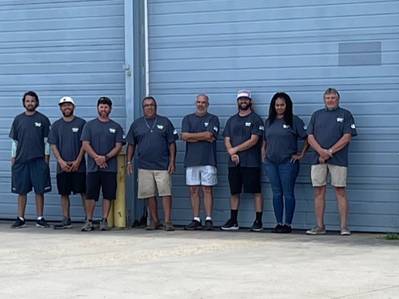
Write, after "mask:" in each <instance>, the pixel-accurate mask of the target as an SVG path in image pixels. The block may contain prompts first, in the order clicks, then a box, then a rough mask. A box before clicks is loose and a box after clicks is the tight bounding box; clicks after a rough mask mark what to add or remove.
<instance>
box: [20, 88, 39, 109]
mask: <svg viewBox="0 0 399 299" xmlns="http://www.w3.org/2000/svg"><path fill="white" fill-rule="evenodd" d="M26 96H31V97H34V98H35V99H36V102H37V106H39V96H38V95H37V93H36V92H34V91H32V90H29V91H27V92H25V93H24V95H23V97H22V104H23V105H24V104H25V98H26ZM37 106H36V107H37Z"/></svg>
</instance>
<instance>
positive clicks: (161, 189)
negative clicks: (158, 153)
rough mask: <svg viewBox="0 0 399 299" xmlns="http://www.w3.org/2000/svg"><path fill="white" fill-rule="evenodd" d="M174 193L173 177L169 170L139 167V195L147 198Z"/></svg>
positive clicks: (141, 197)
mask: <svg viewBox="0 0 399 299" xmlns="http://www.w3.org/2000/svg"><path fill="white" fill-rule="evenodd" d="M157 193H158V196H170V195H172V179H171V175H170V174H169V173H168V171H167V170H147V169H139V173H138V191H137V197H138V198H140V199H145V198H149V197H153V196H156V195H157Z"/></svg>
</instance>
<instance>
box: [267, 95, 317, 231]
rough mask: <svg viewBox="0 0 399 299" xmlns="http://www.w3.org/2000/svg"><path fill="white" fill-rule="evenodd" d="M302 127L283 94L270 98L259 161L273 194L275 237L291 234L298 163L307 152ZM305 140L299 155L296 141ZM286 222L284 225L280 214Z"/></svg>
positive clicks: (288, 99) (289, 102) (303, 126)
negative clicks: (261, 159)
mask: <svg viewBox="0 0 399 299" xmlns="http://www.w3.org/2000/svg"><path fill="white" fill-rule="evenodd" d="M306 137H307V134H306V130H305V124H304V122H303V120H302V119H300V118H299V117H298V116H296V115H294V114H293V105H292V101H291V98H290V97H289V95H288V94H286V93H285V92H278V93H276V94H274V95H273V97H272V100H271V102H270V107H269V116H268V118H267V119H266V121H265V134H264V142H263V148H262V158H263V160H264V162H265V164H264V165H265V169H266V174H267V176H268V178H269V181H270V184H271V187H272V192H273V208H274V215H275V217H276V221H277V225H276V226H275V227H274V229H273V232H274V233H290V232H291V231H292V227H291V223H292V218H293V216H294V210H295V194H294V189H295V182H296V178H297V175H298V172H299V161H300V160H301V159H302V158H303V156H304V154H305V152H306V151H307V149H308V148H309V145H308V143H307V141H306ZM300 139H302V140H305V141H304V145H303V148H302V150H301V151H300V152H298V140H300ZM284 212H285V220H284V222H283V214H284Z"/></svg>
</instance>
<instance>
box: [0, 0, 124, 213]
mask: <svg viewBox="0 0 399 299" xmlns="http://www.w3.org/2000/svg"><path fill="white" fill-rule="evenodd" d="M123 63H124V1H123V0H112V1H111V0H90V1H75V0H67V1H65V0H64V1H60V0H51V1H50V0H47V1H45V0H28V1H25V0H14V1H9V0H3V1H1V5H0V106H1V109H0V197H1V200H0V218H14V217H15V215H16V196H15V195H13V194H11V193H10V162H9V160H10V139H9V138H8V133H9V129H10V126H11V123H12V120H13V118H14V116H15V115H17V114H19V113H21V112H22V111H23V108H22V106H21V96H22V95H23V93H24V92H25V91H26V90H31V89H32V90H35V91H37V92H38V94H39V97H40V111H41V112H43V113H45V114H46V115H47V116H49V118H50V119H51V120H52V121H54V120H55V119H57V118H59V117H60V114H59V110H58V105H57V101H58V99H59V98H60V97H61V96H63V95H70V96H73V97H74V98H75V99H76V101H77V104H78V108H77V114H78V115H80V116H82V117H84V118H85V119H91V118H94V117H96V108H95V107H96V102H97V99H98V97H99V96H101V95H107V96H110V97H111V98H112V99H113V101H114V106H113V112H112V117H113V118H114V119H115V120H116V121H118V122H120V124H121V125H122V126H123V127H124V126H125V115H126V113H125V85H124V80H125V79H124V72H123V69H122V65H123ZM51 167H52V170H53V172H52V178H53V190H54V191H53V192H51V193H50V194H49V195H47V196H46V202H45V215H46V216H47V217H48V218H49V219H59V217H60V216H59V215H61V212H60V206H59V198H58V195H57V192H56V185H55V173H54V170H55V161H54V159H53V161H52V164H51ZM34 211H35V209H34V199H33V197H30V198H29V201H28V208H27V216H28V217H34V215H35V212H34ZM97 212H100V211H99V209H98V211H97ZM72 214H73V216H76V217H75V219H78V218H79V215H80V216H81V215H82V214H83V213H82V209H81V205H80V199H79V198H78V197H74V200H73V207H72ZM80 218H81V217H80Z"/></svg>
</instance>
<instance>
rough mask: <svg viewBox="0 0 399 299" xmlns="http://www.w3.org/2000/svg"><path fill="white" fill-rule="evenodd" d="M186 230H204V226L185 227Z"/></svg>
mask: <svg viewBox="0 0 399 299" xmlns="http://www.w3.org/2000/svg"><path fill="white" fill-rule="evenodd" d="M184 230H191V231H193V230H202V226H201V227H195V228H194V227H185V228H184Z"/></svg>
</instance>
